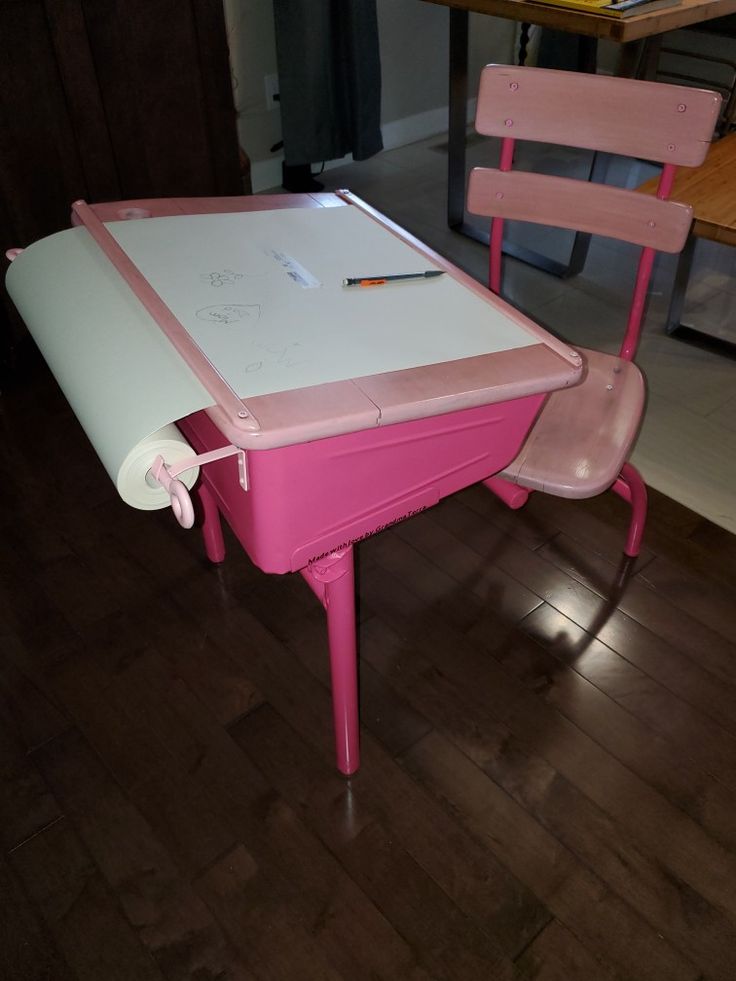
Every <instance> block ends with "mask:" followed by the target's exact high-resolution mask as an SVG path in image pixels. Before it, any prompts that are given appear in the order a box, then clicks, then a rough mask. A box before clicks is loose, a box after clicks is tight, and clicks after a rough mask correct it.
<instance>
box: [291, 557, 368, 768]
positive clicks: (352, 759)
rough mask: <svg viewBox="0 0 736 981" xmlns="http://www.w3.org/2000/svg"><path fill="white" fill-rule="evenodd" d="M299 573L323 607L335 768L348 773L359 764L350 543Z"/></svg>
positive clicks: (352, 574)
mask: <svg viewBox="0 0 736 981" xmlns="http://www.w3.org/2000/svg"><path fill="white" fill-rule="evenodd" d="M301 573H302V575H303V576H304V578H305V579H306V581H307V582H308V583H309V585H310V587H311V588H312V590H313V591H314V593H315V594H316V595H317V597H318V599H319V600H320V601H321V603H322V605H323V606H324V608H325V610H326V611H327V635H328V638H329V644H330V670H331V677H332V715H333V719H334V725H335V752H336V755H337V768H338V770H339V771H340V772H341V773H344V774H345V776H350V775H351V774H352V773H355V771H356V770H357V769H358V767H359V766H360V722H359V709H358V655H357V645H356V639H355V572H354V569H353V549H352V546H349V547H348V548H346V549H344V550H340V551H339V552H333V553H332V554H331V555H327V556H325V558H323V559H319V560H317V561H316V562H313V563H312V564H311V565H309V566H307V568H306V569H302V570H301Z"/></svg>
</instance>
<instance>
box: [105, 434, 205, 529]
mask: <svg viewBox="0 0 736 981" xmlns="http://www.w3.org/2000/svg"><path fill="white" fill-rule="evenodd" d="M194 455H195V454H194V450H193V449H192V448H191V446H189V444H188V443H187V441H186V440H185V439H184V437H183V436H182V434H181V433H180V432H179V430H178V429H177V428H176V426H174V425H173V424H172V425H169V426H164V427H163V428H162V429H159V430H158V432H155V433H153V434H152V435H151V436H149V437H148V439H144V440H141V442H140V443H137V444H136V445H135V446H134V447H133V449H132V450H131V451H130V453H128V455H127V456H126V457H125V459H124V460H123V462H122V463H121V465H120V470H119V471H118V475H117V480H116V481H115V486H116V487H117V489H118V494H120V496H121V497H122V499H123V500H124V501H125V503H126V504H130V506H131V507H134V508H139V509H140V510H141V511H155V510H156V509H157V508H163V507H166V506H167V505H168V504H169V492H168V491H167V490H165V489H164V488H163V487H162V486H161V485H160V484H155V483H154V482H153V481H152V480H151V479H150V478H149V479H148V480H147V479H146V477H147V474H148V472H149V470H150V469H151V465H152V464H153V461H154V460H155V459H156V457H157V456H161V457H163V460H164V462H165V463H166V464H167V465H168V466H169V467H171V466H173V465H174V464H177V463H180V462H181V461H182V460H186V459H188V458H189V457H192V456H194ZM198 476H199V467H192V468H191V469H189V470H185V471H184V472H183V473H180V474H179V475H178V477H177V480H180V481H181V482H182V483H183V484H184V485H185V487H187V488H188V489H189V490H191V489H192V487H193V486H194V483H195V481H196V480H197V477H198Z"/></svg>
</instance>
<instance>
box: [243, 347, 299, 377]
mask: <svg viewBox="0 0 736 981" xmlns="http://www.w3.org/2000/svg"><path fill="white" fill-rule="evenodd" d="M303 346H304V345H303V344H301V343H300V342H299V341H291V342H290V343H289V344H278V345H275V346H273V347H271V346H269V345H268V344H264V343H263V342H262V341H253V347H255V348H258V349H259V360H257V361H251V362H250V363H248V364H246V366H245V371H246V374H249V375H250V374H253V372H255V371H260V370H261V368H262V367H263V366H264V365H265V364H268V365H276V366H278V367H279V368H298V367H299V366H300V365H303V364H306V363H307V361H308V360H309V359H308V358H300V357H299V355H300V354H301V353H302V352H301V351H297V350H295V349H296V348H302V347H303ZM260 352H264V353H263V354H261V353H260Z"/></svg>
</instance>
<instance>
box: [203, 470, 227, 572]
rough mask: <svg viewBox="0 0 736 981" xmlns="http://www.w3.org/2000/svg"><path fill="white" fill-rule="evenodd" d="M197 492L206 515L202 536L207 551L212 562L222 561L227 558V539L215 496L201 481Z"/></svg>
mask: <svg viewBox="0 0 736 981" xmlns="http://www.w3.org/2000/svg"><path fill="white" fill-rule="evenodd" d="M197 494H198V496H199V501H200V504H201V505H202V513H203V515H204V519H203V521H202V537H203V538H204V550H205V553H206V554H207V558H208V559H209V560H210V562H222V561H223V559H224V558H225V539H224V538H223V537H222V524H221V523H220V512H219V510H218V508H217V504H216V503H215V499H214V497H213V496H212V494H211V493H210V491H209V490H208V489H207V488H206V487H205V486H204V484H203V483H202V482H201V481H200V483H199V484H198V486H197Z"/></svg>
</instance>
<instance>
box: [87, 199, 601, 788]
mask: <svg viewBox="0 0 736 981" xmlns="http://www.w3.org/2000/svg"><path fill="white" fill-rule="evenodd" d="M333 207H342V208H357V209H360V210H361V212H362V213H363V214H364V215H366V216H368V217H369V218H370V220H371V221H373V222H377V223H378V224H379V225H380V226H381V228H382V234H385V235H390V236H398V237H399V238H400V239H401V240H402V241H403V242H405V243H408V244H409V245H410V246H411V247H412V249H414V250H417V251H418V252H419V253H420V255H421V262H422V263H425V262H426V264H427V267H428V268H430V267H431V268H438V269H442V270H444V271H445V274H446V276H448V277H451V278H453V279H454V280H455V281H456V282H457V283H459V284H460V285H461V287H462V289H463V290H468V291H471V292H472V293H474V294H476V295H477V296H479V297H482V300H483V303H487V304H488V305H489V307H491V308H494V310H493V312H494V315H497V312H498V311H499V310H500V311H501V312H502V313H503V316H504V318H506V320H507V321H508V322H511V323H512V324H513V325H515V329H516V328H518V329H519V330H520V331H521V335H520V336H522V335H523V338H524V343H523V345H520V346H513V345H512V346H511V347H509V348H508V349H505V350H500V351H494V352H493V353H489V354H480V355H478V356H474V357H460V358H459V359H457V360H452V358H448V359H447V360H445V361H443V362H441V363H434V364H426V365H420V366H418V367H412V368H405V369H402V370H396V371H386V372H382V373H380V374H374V375H367V376H366V375H363V374H362V373H361V371H360V365H359V364H358V365H356V366H355V370H354V372H353V373H350V372H349V373H348V375H347V376H346V377H345V378H342V379H340V380H337V381H331V382H329V383H325V384H320V385H313V386H310V387H306V388H299V389H296V390H290V391H276V392H271V393H266V394H260V395H256V396H254V397H248V398H247V399H245V400H244V401H243V402H237V403H236V404H232V400H231V399H229V397H227V392H226V397H225V398H223V399H222V400H220V399H218V402H220V404H218V405H213V407H212V408H208V409H204V410H202V411H198V412H195V413H194V414H192V415H190V416H188V417H186V418H184V419H180V420H178V423H177V424H178V426H179V429H180V430H181V432H182V433H183V434H184V436H185V437H186V438H187V440H188V442H189V443H190V444H191V446H192V447H193V449H194V450H195V452H196V453H197V454H210V455H211V456H212V455H216V454H213V451H217V450H218V449H221V448H222V449H223V450H224V451H225V452H227V449H226V448H227V447H230V448H231V450H232V452H233V453H234V455H231V456H226V457H223V458H221V459H214V460H212V462H206V463H205V464H204V465H203V466H202V468H201V474H200V479H199V483H198V485H197V487H196V488H195V494H196V496H197V497H198V499H199V505H200V508H199V512H200V517H201V522H202V529H203V533H204V541H205V548H206V552H207V555H208V557H209V558H210V559H211V560H212V561H213V562H220V561H222V559H223V558H224V543H223V537H222V531H221V527H220V517H221V516H222V517H224V518H225V520H226V521H227V522H228V524H229V525H230V527H231V528H232V530H233V532H234V533H235V535H236V536H237V538H238V540H239V541H240V543H241V544H242V546H243V548H244V549H245V550H246V552H247V553H248V555H249V557H250V558H251V560H252V561H253V562H254V563H255V565H257V566H258V567H259V568H261V569H262V570H263V571H265V572H275V573H286V572H300V573H301V574H302V576H303V577H304V579H305V580H306V582H307V583H308V584H309V586H310V588H311V589H312V590H313V592H314V593H315V595H316V596H317V598H318V599H319V600H320V602H321V603H322V605H323V606H324V608H325V610H326V614H327V628H328V636H329V649H330V663H331V674H332V698H333V712H334V725H335V742H336V750H337V765H338V768H339V769H340V770H341V771H342V772H343V773H344V774H351V773H353V772H355V770H356V769H357V768H358V765H359V736H358V730H359V719H358V678H357V658H356V636H355V633H356V631H355V605H354V578H353V545H354V544H355V543H356V542H359V541H360V540H361V539H364V538H367V537H368V536H369V535H371V534H373V533H375V532H377V531H380V530H381V529H383V528H386V527H388V526H389V525H392V524H394V523H396V522H398V521H400V520H402V519H403V518H406V517H408V516H410V515H412V514H415V513H416V512H418V511H421V510H424V509H425V508H428V507H431V506H432V505H433V504H435V503H436V502H437V501H439V500H440V498H442V497H445V496H446V495H448V494H452V493H454V492H455V491H457V490H460V489H461V488H463V487H466V486H468V485H470V484H472V483H475V482H477V481H480V480H483V479H484V478H487V477H489V476H490V475H492V474H494V473H496V472H497V471H499V470H501V469H502V468H503V467H504V466H506V464H508V463H509V461H510V460H511V459H513V457H514V456H515V455H516V453H517V452H518V450H519V448H520V446H521V443H522V442H523V440H524V438H525V436H526V433H527V432H528V430H529V428H530V426H531V424H532V422H533V420H534V418H535V416H536V414H537V412H538V410H539V408H540V406H541V404H542V402H543V400H544V398H545V395H546V393H548V392H550V391H552V390H554V389H558V388H562V387H566V386H569V385H574V384H575V383H576V382H577V381H578V380H579V378H580V375H581V371H582V361H581V358H580V356H579V355H578V354H577V353H576V352H574V351H571V350H570V349H569V348H567V346H566V345H564V344H563V343H561V342H559V341H557V340H556V339H554V338H552V337H551V336H550V335H548V334H546V333H545V332H544V331H543V330H541V329H540V328H539V327H538V326H536V325H534V324H533V323H531V322H530V321H528V320H526V319H525V318H524V317H522V316H521V315H520V314H519V313H518V312H517V311H515V310H513V309H512V308H510V307H507V306H506V305H505V304H504V303H503V301H501V300H499V299H498V298H497V297H495V296H493V295H492V294H490V293H488V292H487V291H486V290H485V289H484V288H483V287H481V286H479V285H478V284H477V283H476V282H475V281H474V280H472V279H471V278H470V277H468V276H466V275H465V274H464V273H462V272H461V271H460V270H458V269H456V268H455V267H454V266H453V265H452V264H451V263H449V262H447V261H446V260H445V259H443V258H442V257H440V256H439V255H437V254H436V253H434V252H432V251H431V250H429V249H428V248H426V247H425V246H423V245H422V244H421V243H419V242H418V241H416V240H415V239H413V238H412V237H411V236H409V235H407V234H406V233H405V232H403V231H402V230H401V229H399V228H397V227H396V226H395V225H393V224H392V223H391V222H389V221H388V220H387V219H385V218H384V217H382V216H381V215H379V214H378V213H376V212H375V211H373V210H372V209H371V208H369V207H368V206H367V205H365V204H364V203H363V202H361V201H360V200H359V199H357V198H355V197H354V196H353V195H351V194H349V193H348V192H340V193H339V194H317V195H283V196H254V197H238V198H206V199H170V200H155V201H151V200H145V201H127V202H116V203H111V204H104V205H95V206H93V208H92V209H84V208H83V211H82V216H81V217H82V220H83V221H84V223H85V224H87V227H88V229H89V230H90V231H91V232H92V234H93V235H94V234H95V229H94V224H95V217H96V218H97V219H99V220H100V221H101V222H106V221H108V222H109V221H120V219H121V218H133V219H139V220H144V219H145V218H147V217H162V216H171V215H182V214H186V215H192V214H212V213H234V212H243V211H245V212H255V211H273V210H275V209H283V208H302V209H303V208H311V209H319V208H333ZM85 210H86V219H85V214H84V212H85ZM90 210H91V212H93V214H92V215H90ZM78 221H79V219H77V223H78ZM100 227H101V226H100V225H99V224H98V226H97V232H98V234H99V233H100ZM103 237H104V235H103ZM98 241H99V242H102V238H100V239H98ZM347 246H348V243H346V247H347ZM103 247H104V245H103ZM390 271H391V270H386V269H383V270H357V271H356V272H357V273H358V274H361V273H365V274H377V273H379V272H384V273H386V272H390ZM132 277H133V279H131V277H130V276H129V277H128V282H129V284H130V285H132V287H133V288H134V289H136V292H138V288H137V287H136V284H135V282H134V281H133V280H135V277H136V271H135V269H134V270H133V272H132ZM145 285H146V284H145V282H144V284H143V286H142V287H141V288H142V289H145ZM378 288H380V289H382V290H392V289H396V290H401V289H404V288H405V287H404V285H401V286H396V287H394V286H386V287H378ZM415 288H417V289H422V288H423V287H422V284H419V285H416V286H415ZM386 295H387V296H389V295H394V296H397V295H400V294H386ZM405 295H406V294H404V296H405ZM425 296H426V294H425ZM154 305H155V297H154ZM149 309H150V308H149ZM490 312H491V311H489V313H490ZM157 319H158V320H159V323H160V324H161V319H162V318H161V317H157ZM163 319H165V315H164V318H163ZM179 327H180V325H178V326H177V325H176V324H175V325H174V332H175V333H176V331H177V330H178V329H179ZM164 329H166V328H165V327H164ZM345 329H346V330H349V329H350V323H346V324H345ZM453 329H455V327H454V325H448V331H449V332H450V333H452V331H453ZM180 339H181V338H180ZM185 353H186V352H185ZM195 360H196V358H195ZM194 370H195V371H196V370H197V367H196V364H195V365H194ZM213 384H214V387H216V386H217V384H218V380H217V378H215V380H214V383H213ZM230 395H232V392H230ZM236 449H238V450H240V449H242V450H244V451H245V452H244V454H242V453H236V452H235V450H236ZM243 469H245V471H246V475H245V476H246V481H244V480H243V476H244V474H243ZM244 483H246V485H247V490H244V488H243V484H244Z"/></svg>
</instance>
